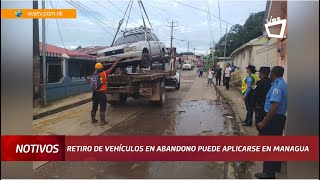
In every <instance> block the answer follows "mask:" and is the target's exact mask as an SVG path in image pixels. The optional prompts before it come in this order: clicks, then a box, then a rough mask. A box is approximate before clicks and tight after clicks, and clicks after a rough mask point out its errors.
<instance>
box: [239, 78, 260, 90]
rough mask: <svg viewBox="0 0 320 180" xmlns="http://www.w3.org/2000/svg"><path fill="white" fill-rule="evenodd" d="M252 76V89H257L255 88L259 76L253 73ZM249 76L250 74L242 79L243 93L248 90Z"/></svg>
mask: <svg viewBox="0 0 320 180" xmlns="http://www.w3.org/2000/svg"><path fill="white" fill-rule="evenodd" d="M251 76H252V77H253V79H254V83H253V84H252V86H251V88H252V89H255V88H256V83H257V81H258V80H259V78H258V76H257V75H255V74H251ZM247 77H249V76H246V77H245V78H244V79H243V80H242V83H241V92H242V94H243V93H245V92H246V90H247V84H246V79H247Z"/></svg>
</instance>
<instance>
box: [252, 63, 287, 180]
mask: <svg viewBox="0 0 320 180" xmlns="http://www.w3.org/2000/svg"><path fill="white" fill-rule="evenodd" d="M283 74H284V68H283V67H281V66H275V67H274V68H273V69H272V70H271V73H270V78H271V80H272V83H271V88H270V90H269V92H268V94H267V97H266V102H265V106H264V111H265V112H266V116H265V117H264V119H263V120H262V121H261V122H259V123H258V124H257V125H256V127H257V129H258V130H259V131H260V133H259V135H261V136H282V135H283V129H284V127H285V123H286V115H285V114H286V112H287V94H288V92H287V91H288V89H287V83H286V82H285V81H284V80H283ZM280 169H281V162H274V161H272V162H270V161H269V162H268V161H265V162H264V163H263V172H262V173H257V174H256V175H255V176H256V178H259V179H274V178H275V172H280Z"/></svg>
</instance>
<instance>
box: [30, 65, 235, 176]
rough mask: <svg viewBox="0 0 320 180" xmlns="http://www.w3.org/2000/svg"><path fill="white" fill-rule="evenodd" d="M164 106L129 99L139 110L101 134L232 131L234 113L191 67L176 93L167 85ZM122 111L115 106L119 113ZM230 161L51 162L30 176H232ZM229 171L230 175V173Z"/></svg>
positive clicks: (169, 133)
mask: <svg viewBox="0 0 320 180" xmlns="http://www.w3.org/2000/svg"><path fill="white" fill-rule="evenodd" d="M167 97H168V99H167V102H166V104H165V105H164V106H163V107H158V106H156V105H150V104H149V103H147V102H144V101H142V100H129V101H128V103H127V104H126V105H124V107H116V108H120V109H121V108H123V109H126V108H128V107H132V106H134V107H139V109H140V110H139V111H137V112H136V113H134V114H132V115H131V116H129V118H127V119H125V120H124V121H122V122H120V123H118V124H115V125H114V126H113V127H111V128H110V129H108V130H106V131H105V132H103V133H102V134H101V135H103V136H116V135H234V134H237V127H236V120H235V119H234V118H233V117H234V115H233V113H232V111H231V109H230V107H229V106H228V104H227V103H226V101H224V100H223V99H222V98H221V97H220V96H219V94H217V93H216V91H215V88H214V87H206V78H202V79H199V78H198V77H197V76H196V74H195V71H183V72H182V79H181V88H180V90H179V91H176V90H172V89H168V90H167ZM120 112H121V110H119V113H120ZM232 167H233V166H232V164H231V163H228V162H50V163H48V164H46V165H44V166H42V167H40V168H38V169H36V170H34V178H182V179H186V178H213V179H215V178H218V179H220V178H234V172H233V169H232ZM230 172H231V173H230Z"/></svg>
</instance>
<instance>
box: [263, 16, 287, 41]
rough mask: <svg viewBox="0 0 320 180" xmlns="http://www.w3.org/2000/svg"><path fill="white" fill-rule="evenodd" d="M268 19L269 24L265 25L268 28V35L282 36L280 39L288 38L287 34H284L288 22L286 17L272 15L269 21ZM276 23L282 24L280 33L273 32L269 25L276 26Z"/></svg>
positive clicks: (272, 36)
mask: <svg viewBox="0 0 320 180" xmlns="http://www.w3.org/2000/svg"><path fill="white" fill-rule="evenodd" d="M266 21H267V24H265V25H264V26H265V28H266V31H267V34H268V37H270V38H280V39H283V38H286V36H284V30H285V28H286V24H287V20H286V19H281V18H280V17H277V18H272V16H271V17H270V20H269V21H268V19H266ZM276 25H281V29H280V34H271V33H270V29H269V27H272V26H276Z"/></svg>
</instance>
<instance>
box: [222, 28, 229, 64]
mask: <svg viewBox="0 0 320 180" xmlns="http://www.w3.org/2000/svg"><path fill="white" fill-rule="evenodd" d="M227 35H228V24H227V26H226V35H225V36H224V55H223V57H224V60H226V51H227Z"/></svg>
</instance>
